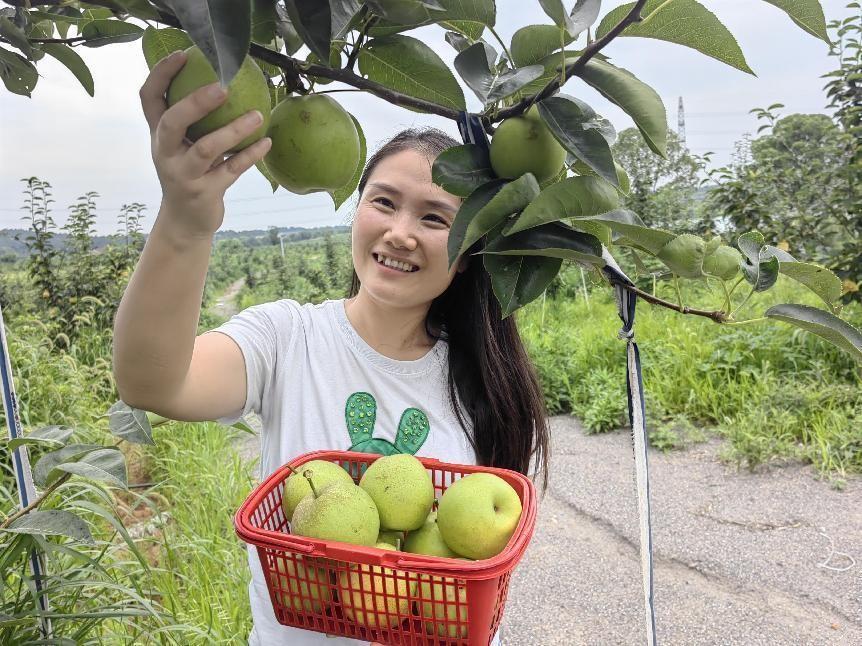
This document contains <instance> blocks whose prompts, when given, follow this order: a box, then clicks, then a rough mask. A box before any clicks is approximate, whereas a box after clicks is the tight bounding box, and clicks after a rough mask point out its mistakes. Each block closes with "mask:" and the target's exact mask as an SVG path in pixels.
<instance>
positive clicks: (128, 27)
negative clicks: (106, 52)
mask: <svg viewBox="0 0 862 646" xmlns="http://www.w3.org/2000/svg"><path fill="white" fill-rule="evenodd" d="M143 33H144V30H143V29H142V28H141V27H138V26H137V25H133V24H131V23H129V22H123V21H121V20H93V21H92V22H88V23H87V24H86V25H84V28H83V29H81V36H82V37H84V38H86V40H85V41H83V42H82V43H81V44H82V45H84V46H86V47H104V46H105V45H111V44H113V43H130V42H132V41H133V40H137V39H138V38H140V37H141V36H142V35H143Z"/></svg>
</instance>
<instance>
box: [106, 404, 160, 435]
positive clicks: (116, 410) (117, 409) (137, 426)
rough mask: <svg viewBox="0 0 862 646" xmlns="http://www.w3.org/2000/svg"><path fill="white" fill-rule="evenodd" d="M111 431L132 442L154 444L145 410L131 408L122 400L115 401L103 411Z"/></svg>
mask: <svg viewBox="0 0 862 646" xmlns="http://www.w3.org/2000/svg"><path fill="white" fill-rule="evenodd" d="M105 415H107V417H108V428H109V429H110V430H111V433H113V434H114V435H116V436H117V437H120V438H122V439H124V440H126V441H127V442H132V443H133V444H155V442H153V429H152V426H150V421H149V419H148V418H147V412H146V411H143V410H138V409H137V408H132V407H131V406H129V405H128V404H127V403H125V402H124V401H118V402H115V403H114V404H113V405H112V406H111V407H110V408H109V409H108V412H107V413H105Z"/></svg>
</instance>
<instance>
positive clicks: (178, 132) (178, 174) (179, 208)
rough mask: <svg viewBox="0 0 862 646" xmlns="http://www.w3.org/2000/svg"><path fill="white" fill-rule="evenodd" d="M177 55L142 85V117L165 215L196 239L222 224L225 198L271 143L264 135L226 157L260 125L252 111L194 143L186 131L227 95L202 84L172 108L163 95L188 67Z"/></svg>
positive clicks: (155, 69)
mask: <svg viewBox="0 0 862 646" xmlns="http://www.w3.org/2000/svg"><path fill="white" fill-rule="evenodd" d="M185 60H186V55H185V53H183V52H181V51H180V52H174V53H173V54H171V55H170V56H166V57H165V58H163V59H162V60H160V61H159V62H158V63H156V65H155V66H154V67H153V69H152V70H151V71H150V74H149V76H147V80H146V81H145V82H144V84H143V85H142V86H141V91H140V97H141V106H142V107H143V110H144V116H145V117H146V119H147V123H148V124H149V126H150V138H151V149H152V155H153V163H154V165H155V167H156V172H157V174H158V176H159V182H160V183H161V185H162V209H161V214H162V216H166V217H170V218H174V219H175V220H176V221H175V222H172V223H171V224H172V225H174V226H177V227H179V228H180V230H182V231H184V232H185V233H188V234H190V235H194V236H202V235H212V234H213V233H215V232H216V231H217V230H218V228H219V227H220V226H221V225H222V222H223V220H224V194H225V191H226V190H227V189H228V187H229V186H230V185H231V184H233V183H234V182H235V181H236V180H237V178H238V177H239V176H240V175H242V174H243V173H244V172H245V171H246V170H248V169H249V168H251V167H252V166H253V165H254V164H255V163H257V162H258V161H259V160H261V159H262V158H263V156H264V155H265V154H266V153H267V151H268V150H269V148H270V145H271V142H270V139H269V138H268V137H264V138H263V139H260V140H259V141H257V142H255V143H254V144H252V145H250V146H248V147H247V148H245V149H243V150H242V151H240V152H238V153H236V154H234V155H231V156H230V157H228V158H227V159H225V158H224V156H225V153H226V152H227V151H228V150H229V149H230V148H231V147H233V146H234V145H236V144H237V143H239V142H240V141H242V140H243V139H244V138H245V137H247V136H248V135H249V134H251V133H252V132H253V131H254V130H255V128H257V127H258V126H259V125H260V119H261V117H260V114H259V113H258V112H257V111H252V112H248V113H246V114H244V115H242V116H240V117H238V118H237V119H235V120H234V121H232V122H231V123H229V124H228V125H226V126H224V127H222V128H219V129H218V130H215V131H213V132H211V133H209V134H208V135H206V136H204V137H201V138H200V139H198V140H197V141H196V142H194V143H192V142H190V141H188V140H187V139H186V129H187V128H188V127H189V126H190V125H191V124H193V123H194V122H196V121H197V120H199V119H201V118H202V117H204V116H205V115H207V114H208V113H210V112H212V111H213V110H214V109H216V108H217V107H218V106H220V105H221V104H222V103H223V102H224V100H225V98H226V97H227V94H226V92H225V90H224V89H223V88H222V87H221V86H220V85H219V84H218V83H213V84H212V85H207V86H204V87H202V88H200V89H198V90H196V91H194V92H192V93H191V94H189V95H188V96H187V97H185V98H184V99H182V100H180V101H178V102H177V103H175V104H174V105H173V106H171V107H170V108H169V107H168V105H167V102H166V101H165V92H167V89H168V86H169V85H170V83H171V80H172V79H173V78H174V76H175V75H176V74H177V72H179V71H180V69H182V67H183V65H184V64H185Z"/></svg>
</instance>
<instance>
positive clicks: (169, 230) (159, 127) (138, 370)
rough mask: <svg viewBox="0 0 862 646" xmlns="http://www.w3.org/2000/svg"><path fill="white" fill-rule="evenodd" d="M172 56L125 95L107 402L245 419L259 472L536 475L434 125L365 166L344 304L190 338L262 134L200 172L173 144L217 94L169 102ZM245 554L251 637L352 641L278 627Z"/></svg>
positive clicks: (508, 333) (517, 343)
mask: <svg viewBox="0 0 862 646" xmlns="http://www.w3.org/2000/svg"><path fill="white" fill-rule="evenodd" d="M180 63H181V60H180V59H179V58H174V59H167V60H165V61H163V62H161V63H159V64H158V65H156V66H155V67H154V68H153V72H152V73H151V75H150V78H149V79H148V81H147V83H146V84H145V86H144V88H143V89H142V92H141V96H142V101H143V103H144V112H145V114H146V116H147V119H148V121H149V123H150V127H151V131H152V133H153V134H152V136H153V151H154V153H153V159H154V162H155V164H156V168H157V171H158V172H159V177H160V179H161V182H162V189H163V195H164V197H163V200H162V208H161V210H160V212H159V216H158V219H157V220H156V223H155V225H154V227H153V232H152V234H151V235H150V237H149V239H148V241H147V244H146V247H145V249H144V252H143V254H142V255H141V258H140V260H139V262H138V266H137V267H136V269H135V273H134V275H133V276H132V279H131V280H130V283H129V286H128V288H127V290H126V293H125V294H124V295H123V300H122V302H121V304H120V309H119V311H118V314H117V317H116V319H115V335H114V375H115V377H116V382H117V386H118V390H119V392H120V395H121V398H122V399H123V401H125V402H126V403H128V404H130V405H131V406H134V407H135V408H141V409H145V410H148V411H152V412H154V413H158V414H161V415H163V416H165V417H168V418H171V419H176V420H189V421H203V420H217V421H220V422H222V423H226V424H232V423H234V422H236V421H237V420H238V419H240V418H241V417H242V416H244V415H247V414H249V413H251V412H255V413H257V414H259V415H260V417H261V421H262V430H261V433H260V438H261V459H260V469H261V473H260V477H261V479H264V478H266V477H267V476H269V475H270V474H271V473H273V472H274V471H275V470H276V469H278V468H279V467H280V466H281V465H283V464H285V463H286V462H288V461H290V460H292V459H293V458H295V457H296V456H297V455H300V454H303V453H307V452H309V451H313V450H320V449H345V448H346V449H352V450H355V451H363V452H369V451H370V452H376V453H381V454H384V455H389V454H392V453H409V454H413V455H419V456H423V457H433V458H437V459H439V460H442V461H444V462H450V463H457V464H481V465H486V466H494V467H503V468H508V469H513V470H516V471H519V472H521V473H530V474H531V475H535V474H536V471H543V472H544V474H543V475H544V477H545V479H546V478H547V470H546V467H547V461H548V454H547V450H548V425H547V417H546V410H545V405H544V400H543V397H542V393H541V390H540V388H539V384H538V379H537V376H536V373H535V370H534V369H533V366H532V364H531V363H530V361H529V359H528V357H527V354H526V352H525V350H524V346H523V344H522V343H521V339H520V336H519V334H518V330H517V327H516V324H515V320H514V317H511V316H510V317H507V318H505V319H504V318H503V315H502V311H501V308H500V305H499V302H498V300H497V299H496V298H495V296H494V294H493V292H492V289H491V282H490V278H489V276H488V273H487V272H486V271H485V270H484V267H483V263H482V261H481V260H480V259H479V258H480V256H471V255H470V254H471V253H472V252H473V251H475V250H476V249H477V247H476V246H474V247H471V248H470V249H467V250H466V251H465V253H464V254H463V255H462V256H461V257H459V258H456V259H455V262H454V263H452V265H451V267H450V263H449V253H448V242H449V235H450V230H451V227H452V225H453V222H454V220H455V214H456V213H457V211H458V208H459V206H460V204H461V199H460V198H459V197H456V196H454V195H452V194H450V193H448V192H446V191H445V190H443V189H442V188H441V187H440V186H438V185H436V184H434V182H433V181H432V176H431V168H432V164H433V162H434V160H435V159H436V157H437V155H439V154H440V153H441V152H442V151H444V150H446V149H448V148H450V147H452V146H456V145H458V142H457V141H455V140H454V139H452V138H451V137H449V136H447V135H445V134H444V133H442V132H441V131H439V130H434V129H426V130H406V131H403V132H401V133H399V134H398V135H396V136H395V137H394V138H392V139H391V140H390V141H388V142H387V143H386V144H384V145H383V146H382V147H381V148H380V149H379V150H378V151H377V152H376V153H375V154H374V155H373V156H372V157H371V159H370V160H369V161H368V163H367V165H366V167H365V169H364V171H363V173H362V175H361V177H360V182H359V200H358V203H357V206H356V211H355V216H354V220H353V225H352V257H353V265H354V276H353V282H352V286H351V289H350V293H349V295H348V297H347V298H343V299H337V300H327V301H324V302H322V303H306V304H300V303H298V302H297V301H295V300H291V299H281V300H278V301H275V302H271V303H265V304H262V305H257V306H254V307H250V308H248V309H246V310H244V311H242V312H240V313H239V314H237V315H236V316H234V317H233V318H231V319H230V320H229V321H227V322H226V323H225V324H223V325H221V326H220V327H218V328H216V329H215V330H210V331H209V332H207V333H204V334H202V335H199V336H195V330H196V326H197V321H198V317H199V314H200V302H201V292H202V289H203V284H204V279H205V277H206V272H207V266H208V261H209V255H210V250H211V245H212V237H213V234H214V232H215V231H216V230H217V229H218V228H219V227H220V226H221V223H222V218H223V215H224V200H223V197H224V191H225V190H226V188H227V187H228V186H229V185H230V184H231V183H233V182H234V181H235V180H236V178H237V177H238V176H239V175H240V174H242V173H244V172H245V170H247V169H249V168H250V167H251V166H252V165H253V164H254V163H256V162H257V161H259V160H260V158H261V157H263V155H265V154H266V151H267V149H268V147H269V141H268V139H266V138H265V139H263V140H261V141H260V142H258V143H256V144H253V145H252V146H250V147H248V148H246V149H244V150H243V151H242V152H241V153H238V154H237V155H235V156H233V157H232V158H230V160H228V161H225V162H222V163H220V164H215V165H213V164H212V163H211V160H208V159H205V158H203V157H202V154H203V151H202V150H201V146H200V145H199V144H198V143H195V144H192V145H190V144H189V143H187V142H184V141H183V139H182V135H183V132H184V131H185V128H186V127H187V126H188V125H189V124H191V123H193V122H194V121H195V120H197V119H199V118H200V117H201V116H202V114H205V113H206V112H207V111H208V110H212V109H213V108H215V107H216V106H217V105H218V104H219V101H220V99H219V98H218V97H216V96H214V95H211V94H208V93H207V88H204V89H202V90H199V91H198V94H197V95H194V94H193V95H191V96H190V97H188V98H187V99H184V100H183V101H180V102H178V103H177V104H176V105H174V106H172V107H170V108H167V106H166V105H165V104H164V101H163V99H162V94H163V91H164V87H166V86H167V83H168V82H169V81H170V78H171V76H172V74H174V73H175V72H176V70H177V69H179V66H180ZM245 130H246V125H245V123H244V121H243V120H242V118H239V119H237V121H236V122H234V123H232V124H229V125H228V126H225V127H224V128H222V129H220V130H217V131H215V132H214V133H211V134H210V135H207V137H209V144H211V147H210V148H208V150H209V151H210V152H214V154H215V153H219V151H221V150H226V149H227V148H229V147H230V146H232V145H234V143H235V141H237V140H238V139H239V138H241V137H243V136H245V134H246V133H245ZM205 139H206V138H205ZM205 139H204V140H201V141H205ZM482 243H483V241H477V243H476V244H477V245H480V244H482ZM142 357H147V358H148V359H149V361H142V359H141V358H142ZM360 418H361V419H360ZM531 472H532V473H531ZM248 558H249V566H250V569H251V573H252V580H251V583H250V585H249V597H250V602H251V610H252V616H253V620H254V628H253V630H252V633H251V635H250V637H249V642H250V643H251V644H253V645H254V644H275V643H290V644H301V645H306V644H326V645H327V646H338V645H340V644H345V645H347V644H357V643H360V642H356V641H355V640H349V639H342V638H328V637H326V636H325V635H322V634H320V633H316V632H310V631H306V630H297V629H295V628H290V627H287V626H284V625H281V624H280V623H279V622H278V621H277V620H276V618H275V615H274V613H273V607H272V603H271V601H270V596H269V591H268V589H267V585H266V581H265V579H264V575H263V570H262V568H261V564H260V562H259V560H258V555H257V551H256V549H254V548H253V546H251V545H250V546H249V553H248ZM495 643H497V642H496V641H495Z"/></svg>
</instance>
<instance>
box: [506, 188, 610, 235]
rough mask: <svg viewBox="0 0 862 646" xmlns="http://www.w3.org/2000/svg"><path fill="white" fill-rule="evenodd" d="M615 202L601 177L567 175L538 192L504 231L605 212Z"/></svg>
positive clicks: (513, 230)
mask: <svg viewBox="0 0 862 646" xmlns="http://www.w3.org/2000/svg"><path fill="white" fill-rule="evenodd" d="M618 202H619V195H618V194H617V191H616V190H615V189H614V187H613V186H611V185H610V184H608V183H607V182H606V181H604V180H603V179H600V178H598V177H590V176H584V177H569V178H567V179H564V180H562V181H560V182H557V183H556V184H551V186H549V187H548V188H546V189H545V190H543V191H542V192H541V193H539V195H538V197H536V199H535V200H533V201H532V203H531V204H530V205H529V206H528V207H527V208H526V209H524V211H523V213H521V215H520V217H518V219H517V220H516V221H515V224H514V225H513V226H512V227H511V228H510V229H508V230H507V231H505V232H504V233H505V235H511V234H513V233H517V232H518V231H523V230H525V229H530V228H532V227H537V226H539V225H540V224H545V223H547V222H555V221H557V220H563V219H565V218H581V217H585V216H589V215H597V214H599V213H605V212H606V211H610V210H612V209H614V208H616V206H617V204H618Z"/></svg>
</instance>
